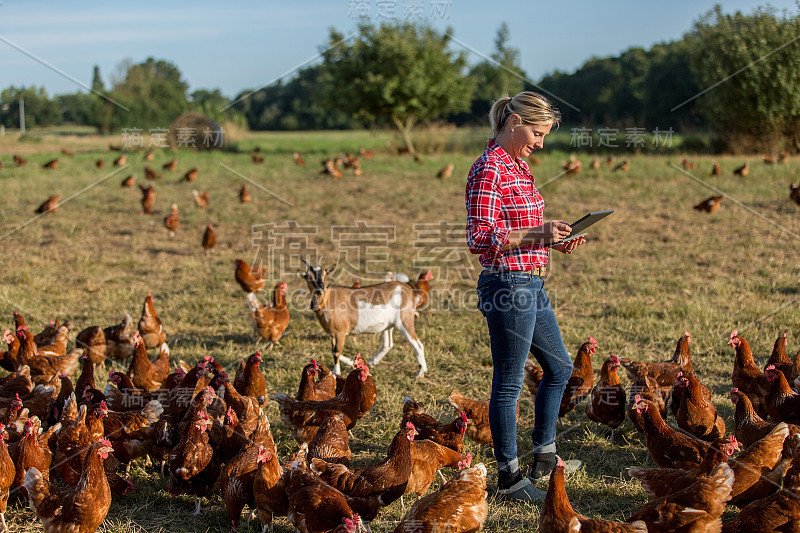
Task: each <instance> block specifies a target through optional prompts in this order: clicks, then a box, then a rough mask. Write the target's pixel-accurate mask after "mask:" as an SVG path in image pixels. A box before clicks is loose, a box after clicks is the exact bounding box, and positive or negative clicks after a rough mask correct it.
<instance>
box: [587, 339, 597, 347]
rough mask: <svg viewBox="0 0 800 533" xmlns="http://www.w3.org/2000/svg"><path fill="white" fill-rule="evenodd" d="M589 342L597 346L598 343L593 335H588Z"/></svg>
mask: <svg viewBox="0 0 800 533" xmlns="http://www.w3.org/2000/svg"><path fill="white" fill-rule="evenodd" d="M589 344H591V345H592V346H597V345H598V344H597V339H595V338H594V337H589Z"/></svg>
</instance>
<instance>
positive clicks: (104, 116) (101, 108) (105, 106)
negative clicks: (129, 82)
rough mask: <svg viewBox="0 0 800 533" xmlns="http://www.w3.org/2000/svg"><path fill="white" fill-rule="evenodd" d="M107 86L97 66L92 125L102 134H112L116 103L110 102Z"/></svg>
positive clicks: (93, 90)
mask: <svg viewBox="0 0 800 533" xmlns="http://www.w3.org/2000/svg"><path fill="white" fill-rule="evenodd" d="M102 95H106V86H105V84H104V83H103V78H102V77H101V76H100V67H99V66H97V65H95V66H94V70H93V71H92V100H93V102H94V103H93V105H92V116H93V118H92V120H91V122H90V124H91V125H92V126H95V127H96V128H97V131H99V132H100V133H110V132H111V128H112V120H113V116H114V107H115V105H114V103H113V102H111V101H109V100H108V96H107V95H106V98H104V97H103V96H102Z"/></svg>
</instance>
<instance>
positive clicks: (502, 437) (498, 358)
mask: <svg viewBox="0 0 800 533" xmlns="http://www.w3.org/2000/svg"><path fill="white" fill-rule="evenodd" d="M560 120H561V114H560V113H559V111H558V109H556V108H555V107H554V106H553V105H552V104H551V103H550V102H549V101H548V100H547V99H546V98H545V97H543V96H542V95H540V94H537V93H534V92H529V91H526V92H521V93H519V94H517V95H516V96H514V97H512V98H509V97H505V98H501V99H500V100H498V101H497V102H495V104H494V106H492V110H491V112H490V113H489V121H490V123H491V126H492V138H491V139H490V140H489V143H488V147H487V149H486V151H485V152H484V153H483V155H482V156H481V157H479V158H478V160H477V161H475V163H474V164H473V165H472V168H471V169H470V172H469V178H468V180H467V191H466V205H467V243H468V245H469V249H470V251H471V252H472V253H474V254H480V262H481V265H483V267H484V270H483V271H482V272H481V275H480V278H479V280H478V297H479V306H480V309H481V312H482V313H483V315H484V316H485V317H486V322H487V324H488V326H489V336H490V339H491V350H492V361H493V364H494V372H493V375H492V396H491V400H490V402H489V425H490V427H491V430H492V439H493V440H494V454H495V457H496V458H497V470H498V483H497V488H498V495H499V496H500V497H501V498H504V499H510V500H521V501H534V500H543V499H544V495H545V493H544V492H542V491H541V490H539V489H536V488H535V487H533V485H532V484H531V482H530V479H528V478H526V477H524V476H523V475H522V473H521V471H520V468H519V460H518V459H517V440H516V439H517V422H516V407H517V399H518V398H519V394H520V391H521V390H522V382H523V374H524V368H525V360H526V359H527V356H528V352H530V353H532V354H533V356H534V357H535V358H536V360H537V361H538V363H539V365H540V366H541V367H542V369H543V370H544V377H543V378H542V382H541V385H540V386H539V391H538V393H537V394H536V404H535V412H534V414H535V420H534V429H533V433H532V438H533V451H534V462H533V465H532V467H531V471H530V473H529V474H528V477H529V478H532V479H539V478H541V477H543V476H547V475H549V474H550V471H551V470H552V468H553V466H554V465H555V464H556V462H557V460H558V457H557V456H556V445H555V431H556V421H557V420H558V409H559V405H560V403H561V396H562V395H563V393H564V389H565V387H566V384H567V381H568V380H569V376H570V374H571V373H572V359H570V356H569V354H568V353H567V349H566V348H565V346H564V341H563V339H562V338H561V332H560V330H559V328H558V323H557V322H556V317H555V314H554V313H553V308H552V307H551V305H550V300H549V299H548V297H547V294H546V293H545V290H544V279H543V278H544V276H545V272H546V270H547V263H548V259H549V252H548V247H547V245H552V246H550V248H552V249H554V250H558V251H559V252H562V253H565V254H571V253H572V252H573V251H574V250H575V248H577V247H578V246H580V245H581V244H583V242H584V238H583V237H579V238H577V239H573V240H570V241H567V242H564V243H559V241H561V240H563V239H564V238H565V237H567V236H568V235H569V233H570V231H571V229H570V227H569V225H568V224H566V223H565V222H564V221H563V220H551V221H549V222H547V223H545V222H544V218H543V209H544V200H543V199H542V197H541V195H540V194H539V191H538V190H536V187H535V186H534V178H533V175H532V174H531V173H530V170H529V168H528V165H527V164H526V163H525V161H524V158H526V157H528V156H530V155H531V153H532V152H533V151H534V150H536V149H541V148H542V146H543V142H544V138H545V136H546V135H547V134H548V133H550V129H551V128H552V127H553V126H554V125H555V126H558V124H559V122H560ZM553 243H559V244H553ZM578 466H580V462H579V461H570V462H569V464H568V471H570V470H574V469H576V468H577V467H578Z"/></svg>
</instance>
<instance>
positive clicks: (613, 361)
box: [609, 355, 619, 365]
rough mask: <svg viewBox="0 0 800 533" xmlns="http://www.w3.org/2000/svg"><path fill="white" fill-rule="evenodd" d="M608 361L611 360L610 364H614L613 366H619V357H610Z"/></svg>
mask: <svg viewBox="0 0 800 533" xmlns="http://www.w3.org/2000/svg"><path fill="white" fill-rule="evenodd" d="M609 359H611V362H612V363H614V364H615V365H616V364H619V357H617V356H616V355H612V356H610V357H609Z"/></svg>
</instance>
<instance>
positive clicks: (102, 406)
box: [100, 400, 108, 411]
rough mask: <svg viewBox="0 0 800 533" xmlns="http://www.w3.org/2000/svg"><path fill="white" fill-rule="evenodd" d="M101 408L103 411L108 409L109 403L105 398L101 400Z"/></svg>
mask: <svg viewBox="0 0 800 533" xmlns="http://www.w3.org/2000/svg"><path fill="white" fill-rule="evenodd" d="M100 409H102V410H103V411H108V405H107V404H106V401H105V400H100Z"/></svg>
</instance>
